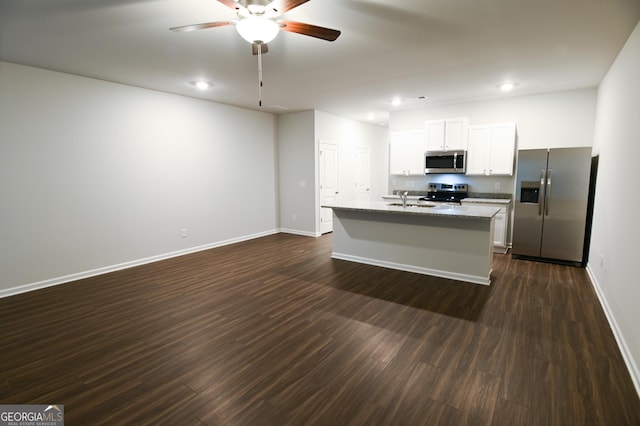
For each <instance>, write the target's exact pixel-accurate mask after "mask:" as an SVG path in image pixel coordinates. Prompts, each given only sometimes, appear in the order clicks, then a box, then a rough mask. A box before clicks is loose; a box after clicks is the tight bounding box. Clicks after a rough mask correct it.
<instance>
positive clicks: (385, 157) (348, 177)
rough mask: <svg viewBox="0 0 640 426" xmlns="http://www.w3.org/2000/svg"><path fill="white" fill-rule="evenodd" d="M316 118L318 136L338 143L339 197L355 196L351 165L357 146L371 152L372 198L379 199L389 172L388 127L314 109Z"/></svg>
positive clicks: (326, 140)
mask: <svg viewBox="0 0 640 426" xmlns="http://www.w3.org/2000/svg"><path fill="white" fill-rule="evenodd" d="M316 117H317V127H316V131H317V137H318V139H319V140H320V141H322V142H329V143H336V144H337V145H338V156H339V160H338V161H339V176H340V178H339V183H338V184H339V192H340V194H339V195H340V200H350V199H354V198H355V185H354V183H355V181H356V176H355V171H356V170H355V168H354V167H353V164H354V158H355V154H356V149H357V148H358V147H367V148H369V153H370V155H371V159H370V160H371V162H370V168H371V182H370V184H371V191H370V196H371V199H372V200H373V199H380V197H382V196H383V195H386V194H387V192H388V189H387V182H388V178H387V177H388V175H389V149H388V143H389V132H388V131H387V129H386V128H384V127H381V126H376V125H373V124H368V123H362V122H359V121H355V120H350V119H347V118H343V117H340V116H337V115H333V114H329V113H327V112H322V111H317V113H316Z"/></svg>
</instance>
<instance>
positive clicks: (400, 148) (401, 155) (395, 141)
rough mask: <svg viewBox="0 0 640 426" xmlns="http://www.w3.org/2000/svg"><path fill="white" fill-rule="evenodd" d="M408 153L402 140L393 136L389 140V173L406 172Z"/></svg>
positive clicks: (401, 173) (398, 173) (399, 173)
mask: <svg viewBox="0 0 640 426" xmlns="http://www.w3.org/2000/svg"><path fill="white" fill-rule="evenodd" d="M405 163H406V153H405V146H404V143H403V141H402V140H400V139H399V138H394V136H393V135H392V136H391V141H390V142H389V174H392V175H403V174H405Z"/></svg>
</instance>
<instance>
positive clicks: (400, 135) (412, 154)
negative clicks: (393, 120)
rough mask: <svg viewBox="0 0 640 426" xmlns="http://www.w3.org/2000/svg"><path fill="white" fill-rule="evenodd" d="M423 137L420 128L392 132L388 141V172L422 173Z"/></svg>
mask: <svg viewBox="0 0 640 426" xmlns="http://www.w3.org/2000/svg"><path fill="white" fill-rule="evenodd" d="M425 151H426V144H425V137H424V132H423V131H422V130H415V131H407V132H392V133H391V134H390V141H389V173H390V174H392V175H405V176H408V175H424V152H425Z"/></svg>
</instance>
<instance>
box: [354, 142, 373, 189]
mask: <svg viewBox="0 0 640 426" xmlns="http://www.w3.org/2000/svg"><path fill="white" fill-rule="evenodd" d="M370 161H371V158H370V155H369V148H368V147H366V146H359V147H358V148H357V149H356V200H363V201H369V200H370V199H371V197H370V189H371V182H370V180H371V174H370Z"/></svg>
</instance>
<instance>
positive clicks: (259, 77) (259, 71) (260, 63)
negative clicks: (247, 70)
mask: <svg viewBox="0 0 640 426" xmlns="http://www.w3.org/2000/svg"><path fill="white" fill-rule="evenodd" d="M258 98H259V99H258V106H260V107H261V106H262V44H259V45H258Z"/></svg>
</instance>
